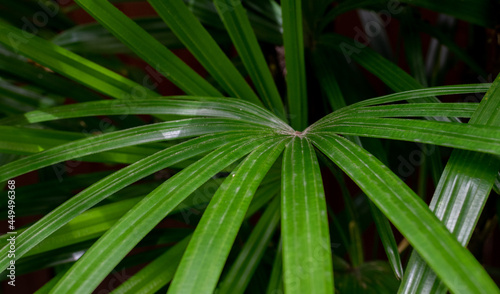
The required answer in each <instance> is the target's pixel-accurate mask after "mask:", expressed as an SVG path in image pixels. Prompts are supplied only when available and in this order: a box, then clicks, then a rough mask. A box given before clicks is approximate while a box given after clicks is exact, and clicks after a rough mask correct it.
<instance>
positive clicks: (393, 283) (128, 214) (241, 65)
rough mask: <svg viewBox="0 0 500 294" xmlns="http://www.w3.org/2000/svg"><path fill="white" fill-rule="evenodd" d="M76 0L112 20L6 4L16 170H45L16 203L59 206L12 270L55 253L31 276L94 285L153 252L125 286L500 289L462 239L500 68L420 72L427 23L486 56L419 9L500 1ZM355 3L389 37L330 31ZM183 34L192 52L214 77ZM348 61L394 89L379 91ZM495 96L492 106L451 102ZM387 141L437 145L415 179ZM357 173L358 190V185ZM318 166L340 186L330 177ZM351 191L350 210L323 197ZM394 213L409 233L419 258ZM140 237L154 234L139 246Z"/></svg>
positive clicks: (485, 182)
mask: <svg viewBox="0 0 500 294" xmlns="http://www.w3.org/2000/svg"><path fill="white" fill-rule="evenodd" d="M75 2H76V3H77V4H78V5H79V7H81V8H83V9H84V10H85V11H87V12H88V13H89V14H90V15H91V16H92V17H93V18H94V19H95V20H97V21H98V23H99V24H89V25H79V26H75V25H74V24H73V23H72V21H71V20H70V19H69V18H68V17H67V16H66V15H65V14H64V13H62V12H60V13H57V14H55V13H54V14H53V15H50V17H48V16H47V22H45V23H44V24H43V26H42V25H40V22H44V21H43V18H42V20H40V16H38V18H39V20H38V22H39V23H38V24H36V25H33V23H26V22H20V21H19V17H18V16H17V14H15V13H12V11H16V12H21V13H24V15H26V14H29V15H32V16H33V18H34V19H36V11H38V10H40V7H44V9H43V10H40V11H45V12H46V15H47V14H48V13H49V12H50V11H52V12H53V11H56V10H59V7H58V6H56V5H55V4H54V2H51V1H45V2H44V1H25V2H22V3H21V2H19V3H18V2H15V1H11V2H9V3H7V4H1V5H2V6H4V9H3V10H2V12H1V14H0V16H1V17H2V19H3V20H2V21H1V22H0V43H1V44H2V45H3V46H4V47H3V48H2V51H1V54H2V58H1V59H0V71H1V73H2V77H3V79H2V80H0V95H1V97H0V99H1V101H0V102H1V104H2V113H3V114H2V119H1V120H0V130H1V134H2V136H1V138H0V149H1V151H2V152H3V156H2V158H1V160H2V161H3V165H2V167H0V182H2V183H9V185H10V183H14V182H16V183H20V180H17V181H16V180H15V179H19V178H16V177H18V176H21V175H24V174H26V173H29V172H32V171H38V175H39V177H40V178H39V182H38V183H36V184H33V185H29V186H25V187H19V188H18V189H17V190H16V195H17V197H16V200H15V201H16V202H15V215H16V217H21V216H28V215H43V217H42V218H40V219H39V220H37V221H36V222H34V223H32V224H30V225H28V226H26V227H24V228H17V233H18V235H17V237H16V245H15V246H16V248H15V259H16V260H17V261H16V265H17V267H16V268H17V273H18V274H20V273H23V272H29V271H33V270H36V269H40V268H47V267H54V268H55V269H56V275H55V277H54V278H53V279H52V280H51V281H49V282H48V283H47V284H45V285H44V286H43V287H42V288H41V289H40V290H39V291H38V292H37V293H49V292H50V293H92V292H93V291H94V289H96V288H97V287H98V286H99V285H100V283H101V282H102V281H103V280H104V279H105V278H106V277H107V276H108V275H109V274H110V273H111V272H113V271H120V270H121V269H124V268H129V267H131V266H133V265H137V264H142V263H145V262H147V265H146V266H145V267H143V268H142V269H141V270H140V271H139V272H137V273H136V274H134V275H133V276H132V277H130V278H129V279H128V280H126V281H125V282H124V283H123V284H121V285H120V286H119V287H117V288H116V289H114V291H113V293H155V292H157V291H163V292H165V291H168V293H213V292H214V291H218V293H243V292H247V293H263V292H266V291H267V293H281V291H284V293H301V294H302V293H334V292H335V289H336V290H337V291H338V292H339V293H364V292H367V293H394V292H396V291H398V290H397V289H398V287H399V292H400V293H444V292H446V291H447V289H448V288H449V290H450V291H451V292H453V293H500V290H499V288H498V287H497V286H496V285H495V283H494V282H493V280H492V278H491V277H490V275H489V274H488V273H487V272H486V270H485V269H484V268H483V266H482V265H481V264H480V263H479V262H478V260H477V259H476V258H475V257H474V256H473V255H472V254H471V252H469V251H468V250H467V249H466V248H464V246H465V245H467V243H468V242H469V240H470V238H471V235H472V232H473V230H474V227H475V226H476V224H477V223H478V220H479V217H480V216H481V213H482V210H483V208H484V206H485V203H486V200H487V199H488V196H489V194H490V191H491V190H492V188H493V187H494V186H495V180H496V178H497V176H498V171H499V169H500V164H499V157H498V156H499V155H500V128H498V126H499V125H500V92H499V91H500V80H499V79H498V78H497V79H495V80H494V81H493V83H491V84H490V83H482V84H462V85H453V86H436V85H438V84H440V83H442V81H443V73H444V72H446V71H448V70H449V68H450V67H449V64H443V63H442V62H441V61H440V60H437V61H435V62H431V66H430V68H431V69H432V70H431V71H430V73H426V70H425V64H424V60H423V56H422V43H421V39H420V35H419V34H420V30H422V31H423V32H424V33H427V34H430V35H431V36H432V37H434V38H436V40H439V42H440V43H441V44H443V45H446V46H447V48H448V49H449V50H450V51H451V52H453V53H454V56H456V57H457V58H458V59H460V60H463V61H464V62H465V64H466V65H468V67H469V68H470V69H471V70H473V71H475V72H477V74H478V75H485V70H484V68H483V67H482V66H480V65H478V63H477V61H476V60H475V59H474V58H473V57H471V56H470V55H468V54H467V53H466V52H465V50H464V49H462V48H461V47H459V46H458V45H456V44H454V42H453V40H452V38H450V37H448V36H447V34H446V28H445V26H444V25H443V26H438V25H436V26H433V25H429V24H428V23H425V22H424V21H422V19H421V18H420V17H419V16H418V12H419V11H421V10H419V9H421V8H424V9H429V10H434V11H437V12H439V13H444V14H446V15H448V16H443V18H444V19H445V20H450V19H451V20H454V19H455V18H458V19H462V20H463V21H466V22H467V23H469V24H471V26H472V25H474V26H475V27H476V28H477V27H479V26H482V27H492V26H493V25H494V16H493V15H492V14H491V12H492V11H493V9H491V7H490V6H489V4H488V1H478V0H475V1H461V2H459V3H456V2H455V1H453V2H452V1H440V2H436V1H429V0H418V1H416V0H415V1H409V0H408V1H401V2H403V3H410V4H411V5H410V4H401V3H396V2H395V1H380V0H373V1H351V0H345V1H338V2H339V3H336V4H335V5H333V1H326V0H324V1H309V2H305V1H304V2H303V3H301V1H298V0H296V1H281V4H278V2H275V1H273V0H258V1H246V0H244V1H226V0H215V1H214V2H213V3H212V1H208V0H189V1H187V0H186V1H182V0H170V1H160V0H148V2H149V4H150V5H151V6H152V7H153V8H154V10H155V11H156V12H157V13H158V16H159V18H158V17H156V18H141V19H136V20H132V19H131V18H129V17H127V16H126V15H125V14H124V13H122V12H121V11H120V10H119V9H117V8H116V6H115V5H114V4H112V3H110V2H109V1H103V0H75ZM111 2H126V1H111ZM335 2H337V1H335ZM37 5H39V6H37ZM56 8H57V9H56ZM37 9H38V10H37ZM76 9H78V7H76V6H66V7H65V8H64V11H65V12H66V13H69V12H70V11H74V10H76ZM354 9H363V10H360V11H359V13H360V16H361V19H362V20H363V22H362V23H363V24H364V25H365V28H367V27H369V24H371V25H372V26H373V25H374V24H378V26H376V25H375V27H376V28H378V29H380V30H379V33H377V34H375V33H373V32H372V33H373V34H370V36H371V37H372V38H371V39H370V42H372V44H371V45H373V48H375V49H372V48H370V47H367V46H366V45H365V44H361V43H357V42H356V40H353V39H351V38H348V37H344V36H342V35H339V34H336V33H332V32H333V31H334V28H333V26H334V25H335V22H336V21H337V19H338V18H339V17H340V16H342V15H345V14H346V13H348V12H349V11H352V10H354ZM365 9H366V10H365ZM60 10H63V9H62V8H61V9H60ZM373 11H377V12H381V14H380V15H378V14H376V13H374V12H373ZM384 13H385V14H384ZM382 16H385V19H384V18H383V17H382ZM160 18H161V19H160ZM391 18H397V19H398V21H399V22H400V26H401V30H402V37H403V39H404V42H405V48H404V54H405V56H406V59H407V60H408V63H409V68H410V72H411V74H408V73H406V72H405V71H404V70H403V69H402V68H400V67H398V66H397V65H396V64H395V63H393V62H392V61H391V60H390V59H392V58H393V54H392V52H390V51H391V48H390V46H388V43H387V36H386V35H385V31H384V28H383V26H382V24H383V21H387V20H388V19H389V21H390V19H391ZM163 22H164V23H163ZM442 23H446V22H444V21H443V22H442ZM28 24H31V25H28ZM165 24H166V25H165ZM367 24H368V26H367ZM32 33H33V34H32ZM367 33H369V31H367ZM357 41H359V40H357ZM281 44H282V45H283V48H284V61H285V63H286V69H285V68H283V71H284V72H285V73H284V74H282V73H283V72H282V71H281V70H280V69H279V68H280V62H279V61H280V54H279V52H278V53H277V51H276V50H275V48H276V46H278V47H277V48H281V47H279V46H281ZM231 46H234V48H235V50H236V52H237V55H235V54H228V52H231V51H230V50H231V48H233V47H231ZM167 47H168V48H186V49H187V50H189V52H190V53H191V54H192V55H193V56H194V58H196V60H197V61H198V62H199V63H200V64H201V65H202V67H203V68H204V70H206V73H207V74H206V76H205V77H203V75H204V74H200V72H196V71H195V70H194V69H192V68H191V67H190V66H189V65H187V64H186V63H185V62H184V61H183V60H181V59H180V58H179V57H178V56H176V55H175V54H174V53H173V52H172V51H171V50H170V49H167ZM435 48H441V47H439V46H435ZM436 50H438V49H436ZM436 50H435V52H434V53H436V52H437V51H436ZM278 51H279V50H278ZM115 54H122V55H118V56H123V54H135V55H136V56H138V57H139V58H141V59H142V60H144V61H145V62H147V63H148V64H149V66H148V68H149V69H154V70H156V71H157V72H159V73H161V74H162V75H163V76H164V77H166V78H168V79H169V80H170V81H171V82H173V83H174V84H175V85H176V86H177V87H179V88H180V89H181V90H182V91H183V92H184V93H185V95H176V96H167V97H162V95H160V94H159V93H158V92H157V91H155V88H157V84H158V83H157V82H159V80H160V79H162V78H161V77H160V76H159V75H156V76H155V77H154V78H153V77H151V76H146V77H144V76H143V75H141V74H140V73H138V72H137V69H136V68H135V69H134V68H133V67H130V66H129V65H127V63H126V62H125V63H124V62H122V61H121V60H120V59H118V58H117V57H116V56H117V55H115ZM273 60H274V61H273ZM351 61H354V62H356V63H357V64H359V65H360V66H361V67H363V68H364V69H366V70H367V71H369V72H371V73H372V74H373V75H375V76H376V77H377V78H378V79H380V80H381V81H382V82H383V83H384V84H386V85H387V86H388V88H390V89H391V90H392V91H393V92H394V93H392V94H389V95H385V96H379V97H376V98H370V99H367V97H369V96H370V95H372V93H373V92H370V91H371V90H370V87H369V86H367V85H369V82H368V81H367V80H366V79H365V78H364V76H363V75H362V74H360V72H359V70H357V68H355V67H353V64H351ZM119 73H121V74H119ZM247 76H248V80H247ZM283 78H285V80H286V86H284V87H281V82H282V81H283ZM155 81H156V82H155ZM249 81H251V82H249ZM75 82H76V83H75ZM359 85H361V86H359ZM484 92H486V95H485V98H484V99H482V101H481V102H480V103H478V101H476V102H473V103H463V102H461V103H456V102H448V103H442V102H441V100H439V99H438V98H436V96H443V95H457V94H466V93H484ZM373 96H374V95H372V97H373ZM65 97H68V98H70V99H71V102H76V103H65V101H66V102H67V101H68V100H66V99H65ZM282 97H283V98H282ZM103 98H111V99H103ZM405 101H406V102H409V103H405ZM63 104H65V105H63ZM138 115H150V116H147V117H145V116H138ZM461 119H462V120H461ZM463 119H470V120H468V123H464V120H463ZM465 121H467V120H465ZM85 130H94V131H85ZM96 130H97V131H96ZM367 138H368V139H367ZM386 139H389V140H386ZM393 140H398V141H407V142H416V143H418V144H422V145H421V146H423V147H422V148H427V149H426V150H430V148H434V149H433V150H436V151H434V152H432V155H431V156H429V157H428V158H426V159H425V161H424V160H422V162H421V164H422V166H421V168H420V172H419V175H418V176H419V177H418V179H419V189H418V190H417V193H416V192H414V191H413V190H412V189H411V188H410V187H409V186H408V185H407V184H406V183H405V182H404V181H403V180H402V179H400V177H399V176H400V175H398V174H397V172H394V171H392V170H391V168H392V169H393V170H394V163H393V161H394V160H393V158H392V157H391V153H390V152H389V147H388V146H396V145H388V144H393V143H394V141H393ZM434 145H437V146H445V147H449V148H454V149H455V150H453V151H452V152H451V155H450V158H449V160H448V162H447V164H446V166H445V167H442V166H441V163H442V159H441V157H440V156H441V155H442V154H447V153H446V152H447V150H448V149H444V150H443V149H437V147H433V146H434ZM397 146H400V148H401V146H403V148H407V147H408V146H409V145H397ZM413 146H415V145H413ZM430 153H431V152H430ZM7 154H15V155H16V156H9V155H7ZM70 160H76V161H77V162H76V163H75V165H76V164H78V162H101V163H106V164H107V167H106V168H105V170H101V171H98V172H91V173H88V174H80V175H71V176H68V175H66V174H64V171H65V170H66V169H65V168H67V166H65V165H61V163H63V162H65V161H70ZM391 162H392V163H391ZM424 163H425V164H424ZM68 164H69V163H68ZM70 166H71V165H70ZM167 168H168V169H167ZM110 169H111V171H110ZM54 170H55V171H56V174H57V177H54ZM160 171H168V172H169V173H172V174H173V175H172V176H171V177H170V176H168V177H167V178H168V179H165V178H164V177H163V176H161V174H159V172H160ZM343 174H345V175H347V176H348V177H349V178H350V179H351V180H352V181H353V182H354V183H356V185H357V186H358V187H359V188H360V189H361V190H362V195H360V196H359V197H351V195H350V194H351V193H352V192H353V189H350V188H349V187H348V184H347V183H346V180H345V179H344V178H343ZM153 175H156V176H157V177H156V178H155V177H154V176H153ZM158 175H160V176H158ZM322 176H323V177H324V178H329V177H333V178H334V179H336V181H337V182H338V184H339V187H340V189H339V191H336V192H328V193H327V194H326V195H325V190H324V187H323V180H322ZM429 177H431V178H432V179H433V180H434V183H435V184H436V188H435V191H434V195H433V198H432V201H431V203H430V206H429V205H428V204H426V202H425V199H422V197H423V195H425V190H426V188H425V185H426V181H427V179H428V178H429ZM13 179H14V182H11V181H12V180H13ZM134 183H135V184H134ZM496 185H497V186H496V187H498V181H497V182H496ZM75 190H76V191H78V193H76V195H74V196H71V195H72V193H73V192H74V191H75ZM330 194H331V195H330ZM365 195H366V196H367V197H365ZM338 197H340V198H342V199H343V201H344V206H345V209H344V210H343V211H342V212H340V213H338V212H336V211H338V209H337V208H335V207H334V208H332V207H331V201H330V200H329V201H326V200H327V199H333V198H338ZM327 202H328V203H327ZM2 205H5V206H4V207H3V209H4V210H7V206H6V205H7V202H6V203H5V204H4V203H2ZM166 218H168V219H170V220H176V221H177V223H182V224H184V225H181V226H180V225H177V226H174V227H172V226H165V222H164V221H163V222H162V220H165V219H166ZM372 220H373V221H374V222H375V225H376V229H377V232H378V237H379V238H380V241H381V244H382V245H383V248H384V250H385V252H386V255H387V261H365V257H364V250H363V246H364V243H363V241H362V234H361V233H362V231H363V230H364V229H365V228H366V227H367V225H368V224H369V223H370V222H371V221H372ZM391 223H392V225H393V226H394V227H395V228H396V229H397V231H399V232H400V233H401V234H402V235H403V236H404V238H405V240H407V242H408V243H409V244H410V245H411V246H412V247H413V249H414V252H413V253H412V254H411V257H410V258H409V261H408V264H407V266H406V269H405V270H404V271H403V262H402V261H401V258H400V254H399V252H398V247H397V244H396V238H395V236H394V232H393V228H392V227H391ZM159 224H163V225H159ZM186 225H187V226H186ZM9 236H10V235H4V236H3V239H2V240H3V241H2V242H4V243H3V244H7V240H6V239H7V238H8V237H9ZM337 241H338V242H337ZM370 244H372V243H370ZM365 246H367V245H365ZM134 248H135V249H141V248H146V249H147V250H146V251H142V252H141V253H137V254H134V255H130V256H127V255H128V254H129V252H131V251H132V250H134ZM151 248H152V249H151ZM9 250H10V247H9V245H5V246H4V247H3V248H2V249H1V252H0V265H1V267H2V268H7V266H8V265H9V264H10V263H11V260H12V259H11V258H10V257H9V255H8V252H9ZM346 256H348V259H346ZM334 278H335V282H334ZM398 280H401V282H399V281H398Z"/></svg>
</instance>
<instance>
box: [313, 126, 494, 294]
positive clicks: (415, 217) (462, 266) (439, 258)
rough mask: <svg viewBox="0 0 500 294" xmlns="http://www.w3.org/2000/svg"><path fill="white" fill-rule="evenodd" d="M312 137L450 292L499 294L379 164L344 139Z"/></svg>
mask: <svg viewBox="0 0 500 294" xmlns="http://www.w3.org/2000/svg"><path fill="white" fill-rule="evenodd" d="M309 137H310V138H311V140H312V141H313V142H314V144H315V145H316V146H317V147H318V149H320V150H321V152H323V153H324V154H325V155H327V156H328V157H329V158H330V159H331V160H332V161H333V162H335V163H336V164H337V165H338V166H339V167H340V168H341V169H342V170H344V172H346V173H347V175H349V177H350V178H351V179H352V180H353V181H354V182H356V184H357V185H358V186H359V187H360V188H361V189H362V190H363V191H364V192H365V193H366V195H368V197H370V199H371V200H372V201H373V202H374V203H375V204H376V205H377V206H378V208H380V210H381V211H382V212H383V213H384V214H385V215H386V216H387V218H389V220H390V221H391V222H392V223H393V224H394V226H395V227H396V228H398V229H399V231H400V232H401V233H402V234H403V235H404V236H405V237H406V238H407V239H408V241H409V242H410V244H412V245H413V246H414V248H415V249H416V250H417V251H418V252H419V253H420V254H421V256H422V257H423V258H424V259H425V260H426V261H427V262H428V263H429V265H430V266H431V267H432V268H433V269H434V270H435V271H436V273H437V274H438V276H439V277H440V278H441V279H442V280H443V281H444V282H445V283H446V285H447V286H449V287H450V289H451V290H452V291H454V292H456V293H500V291H499V290H498V288H497V287H496V286H495V284H494V283H493V281H492V280H491V278H490V277H489V276H488V274H487V273H486V272H485V271H484V269H483V268H482V266H481V265H480V264H479V263H478V262H477V260H476V259H475V258H474V257H473V256H472V254H470V253H469V252H468V251H467V250H466V249H465V248H463V247H462V246H461V245H460V244H459V243H458V242H457V241H456V240H455V238H454V237H453V236H452V235H451V233H450V232H449V231H448V230H447V229H446V227H445V226H444V225H443V224H442V223H441V222H440V221H439V220H438V219H437V218H436V216H435V215H434V214H432V212H431V211H430V210H429V209H428V207H427V205H426V204H425V203H424V202H423V201H422V200H421V199H420V198H419V197H418V196H417V195H416V194H415V193H414V192H413V191H411V190H410V189H409V188H408V186H406V185H405V184H404V183H403V182H402V181H401V180H400V179H399V178H398V177H397V176H396V175H395V174H393V173H392V172H390V171H389V169H388V168H387V167H386V166H384V165H383V164H382V163H381V162H380V161H378V160H377V159H376V158H374V157H373V156H371V155H370V154H369V153H367V152H366V151H364V150H363V149H361V148H360V147H358V146H356V145H355V144H353V143H351V142H350V141H348V140H346V139H344V138H342V137H339V136H335V135H322V136H318V135H310V136H309Z"/></svg>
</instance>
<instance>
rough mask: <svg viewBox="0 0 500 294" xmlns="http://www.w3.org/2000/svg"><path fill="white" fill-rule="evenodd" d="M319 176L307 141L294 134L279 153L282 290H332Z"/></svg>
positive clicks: (321, 291) (326, 229)
mask: <svg viewBox="0 0 500 294" xmlns="http://www.w3.org/2000/svg"><path fill="white" fill-rule="evenodd" d="M320 175H321V174H320V170H319V165H318V160H317V159H316V155H315V154H314V149H313V147H312V146H311V144H310V143H309V140H308V139H306V138H300V137H294V139H293V140H292V141H291V142H290V144H289V145H287V148H286V149H285V154H284V156H283V178H282V183H281V193H282V194H281V220H282V221H281V230H282V237H283V283H284V286H285V292H286V293H333V268H332V262H331V244H330V236H329V230H328V217H327V213H326V203H325V194H324V191H323V184H322V181H321V176H320Z"/></svg>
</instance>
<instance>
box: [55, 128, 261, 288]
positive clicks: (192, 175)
mask: <svg viewBox="0 0 500 294" xmlns="http://www.w3.org/2000/svg"><path fill="white" fill-rule="evenodd" d="M266 139H267V138H265V137H262V136H255V137H251V138H246V140H245V142H244V143H243V142H241V141H240V142H239V144H238V143H236V142H229V143H228V144H225V145H224V146H222V147H221V148H219V149H217V150H215V151H213V152H212V153H210V154H208V155H206V156H205V157H204V158H203V159H201V160H199V161H198V162H196V163H194V164H193V165H191V166H189V167H187V168H185V169H183V170H182V171H181V172H179V173H178V174H176V175H175V176H174V177H172V178H170V179H169V180H167V181H166V182H165V183H163V184H162V185H160V186H159V187H158V188H156V189H155V190H154V191H153V192H151V193H150V194H149V195H148V196H146V197H145V198H144V199H143V200H142V201H141V202H139V204H137V205H136V206H135V207H134V208H132V209H131V210H130V211H129V212H128V213H127V214H126V215H125V216H123V217H122V218H121V219H120V220H119V221H118V222H117V223H116V224H115V225H114V226H113V227H112V228H111V229H110V230H108V231H107V232H106V234H104V235H103V236H102V237H101V238H100V239H99V240H98V241H97V242H96V243H95V244H94V245H93V246H92V247H91V248H90V249H89V250H88V251H87V252H86V253H85V254H84V256H83V257H82V258H81V259H79V260H78V262H77V263H76V264H75V265H74V266H73V267H72V268H71V269H70V270H69V271H68V272H67V273H66V275H65V276H64V277H63V278H62V279H61V281H59V283H58V284H57V285H56V286H55V287H54V288H53V289H52V292H64V293H66V292H78V293H92V291H93V289H95V287H97V286H98V285H99V283H100V282H101V281H102V280H103V279H104V278H105V277H106V276H107V274H108V273H109V272H110V271H111V270H112V269H113V268H114V266H115V265H116V264H118V262H119V261H120V260H121V259H122V258H123V257H125V255H127V253H128V252H129V251H130V250H131V249H132V248H133V247H134V246H135V245H136V244H137V243H138V242H139V241H140V240H141V239H142V238H144V236H145V235H146V234H147V233H148V232H149V231H151V230H152V229H153V228H154V227H155V226H156V225H157V224H158V223H159V222H160V221H161V220H162V219H163V218H164V217H165V216H167V215H168V214H169V213H170V212H171V211H172V210H173V209H174V208H175V207H176V206H177V205H179V203H181V202H182V201H183V200H184V199H185V198H186V197H187V196H189V194H191V193H192V192H193V191H194V190H196V188H198V187H199V186H201V185H202V184H203V183H204V182H206V181H207V180H208V179H210V177H212V176H214V175H215V174H216V173H217V172H219V171H220V170H221V169H223V168H224V167H225V166H228V165H229V164H231V163H233V162H235V161H236V160H238V159H240V158H241V157H243V156H245V155H246V154H248V153H249V152H251V151H252V150H253V149H255V148H256V147H257V146H258V145H260V144H262V143H263V142H264V141H265V140H266ZM104 258H105V259H106V262H105V263H103V262H102V260H103V259H104ZM174 279H175V278H174Z"/></svg>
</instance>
